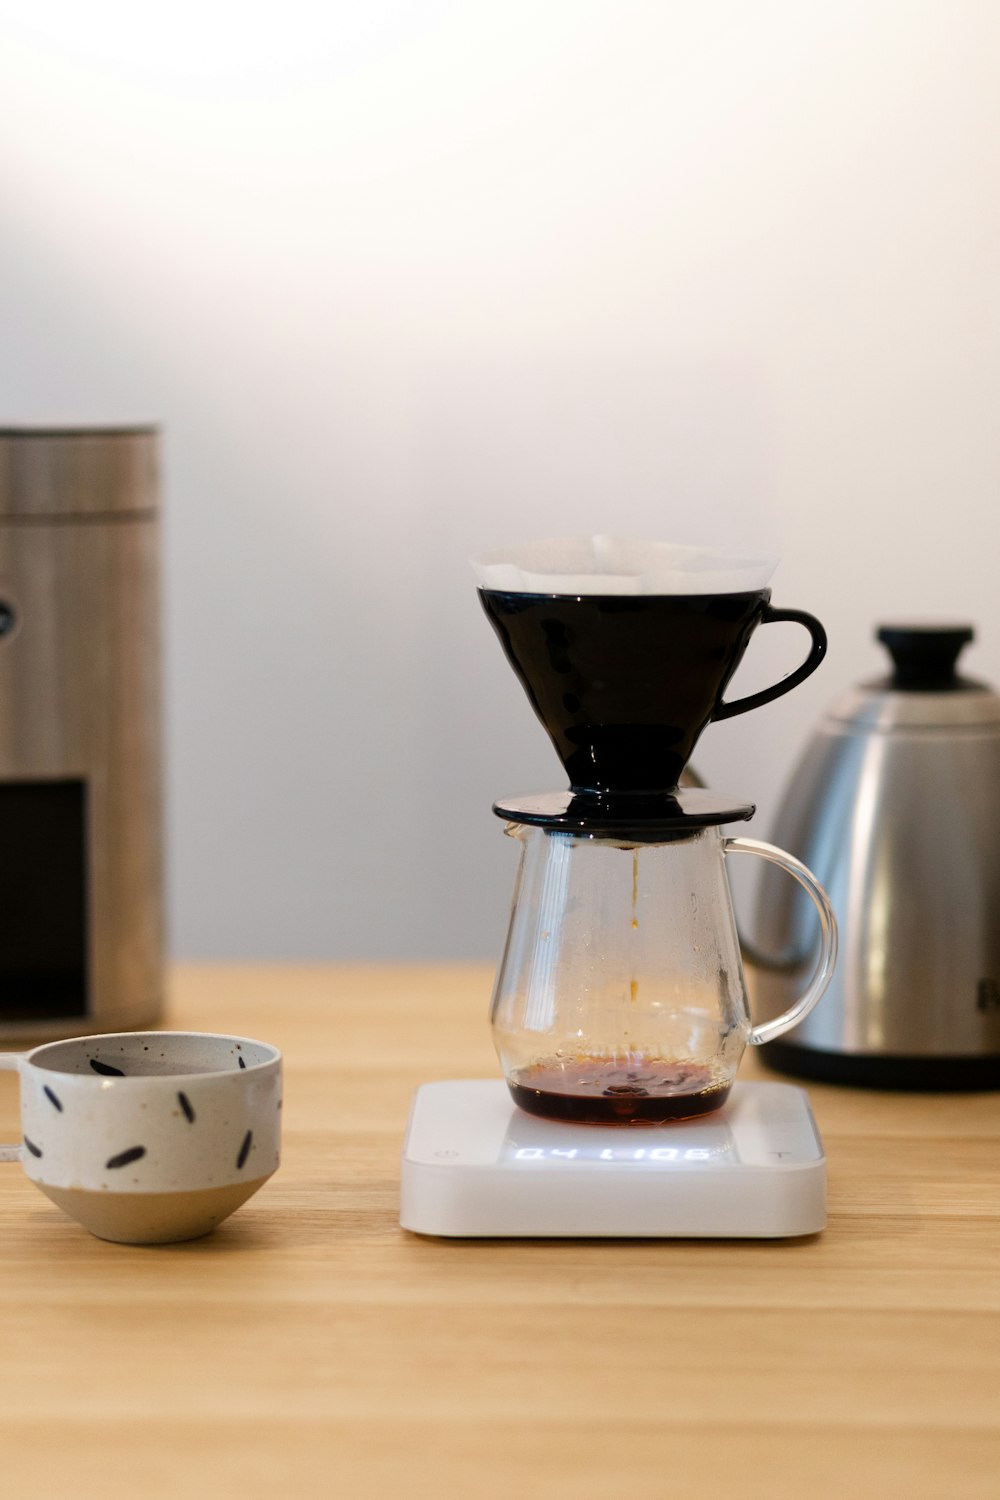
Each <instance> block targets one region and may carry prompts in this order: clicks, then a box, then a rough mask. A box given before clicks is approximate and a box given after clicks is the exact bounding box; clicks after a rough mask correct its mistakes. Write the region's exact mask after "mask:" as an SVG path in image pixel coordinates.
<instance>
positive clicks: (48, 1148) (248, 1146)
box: [0, 1031, 281, 1245]
mask: <svg viewBox="0 0 1000 1500" xmlns="http://www.w3.org/2000/svg"><path fill="white" fill-rule="evenodd" d="M0 1068H6V1069H10V1070H12V1071H15V1072H17V1073H18V1074H19V1076H20V1085H21V1131H22V1144H21V1145H19V1146H0V1161H20V1162H21V1164H22V1166H23V1167H24V1170H25V1172H26V1173H27V1174H28V1176H29V1177H30V1178H31V1180H32V1182H34V1183H36V1184H37V1186H38V1187H40V1188H41V1190H42V1192H43V1193H45V1194H46V1195H47V1196H48V1197H49V1198H51V1199H52V1201H53V1203H56V1204H58V1206H59V1207H60V1208H61V1209H64V1210H65V1212H66V1213H68V1214H69V1215H70V1216H71V1218H74V1219H76V1221H77V1223H79V1224H82V1225H83V1226H84V1228H85V1229H89V1230H90V1232H91V1234H95V1235H97V1237H98V1238H99V1239H102V1240H116V1241H118V1242H119V1243H120V1244H128V1245H162V1244H169V1243H171V1242H173V1241H176V1240H190V1239H196V1238H197V1237H198V1236H199V1235H203V1234H208V1233H209V1232H210V1230H212V1229H214V1228H215V1227H216V1225H217V1224H221V1223H222V1221H223V1219H225V1218H228V1216H229V1215H230V1214H231V1213H232V1212H233V1210H234V1209H237V1208H239V1206H240V1204H241V1203H245V1202H246V1200H247V1199H248V1198H249V1197H251V1195H252V1194H253V1193H255V1192H256V1191H257V1189H258V1188H259V1187H260V1186H261V1185H262V1184H263V1183H264V1182H266V1181H267V1179H268V1178H269V1177H270V1176H271V1174H272V1173H273V1172H274V1171H276V1169H277V1166H278V1160H279V1146H280V1137H281V1053H280V1052H279V1051H278V1050H277V1048H275V1047H271V1046H268V1045H267V1044H266V1043H265V1042H255V1041H251V1040H249V1039H248V1038H246V1037H236V1036H216V1035H211V1034H207V1033H201V1032H192V1031H136V1032H123V1033H121V1034H120V1035H113V1036H88V1037H76V1038H72V1039H70V1040H69V1041H60V1042H49V1043H47V1044H46V1045H45V1046H43V1047H36V1048H35V1049H34V1050H33V1051H31V1052H0Z"/></svg>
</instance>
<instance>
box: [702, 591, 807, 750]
mask: <svg viewBox="0 0 1000 1500" xmlns="http://www.w3.org/2000/svg"><path fill="white" fill-rule="evenodd" d="M781 620H791V621H792V622H793V624H795V625H804V626H805V628H806V630H808V632H809V634H810V636H811V637H812V647H811V649H810V651H809V655H808V656H807V657H806V659H805V661H804V662H803V663H802V665H801V666H798V667H796V668H795V671H794V672H790V673H789V675H788V676H787V677H783V678H782V679H781V681H780V682H776V683H774V684H773V685H772V686H771V687H769V688H761V690H760V692H759V693H750V694H749V695H748V696H747V697H746V698H736V699H735V700H734V701H733V702H732V703H717V704H716V706H715V708H714V709H713V710H712V722H713V723H715V722H716V721H717V720H719V719H730V718H732V716H733V714H745V713H746V712H747V710H748V709H751V708H760V706H761V704H762V703H770V702H771V701H772V700H773V699H774V698H780V697H781V696H782V694H783V693H790V692H791V690H792V688H794V687H798V685H799V683H800V682H804V681H805V680H806V678H807V677H810V676H811V675H812V674H813V672H815V670H816V668H817V667H818V666H819V664H820V662H821V661H822V660H823V658H824V656H825V655H826V631H825V630H824V629H823V627H822V625H821V624H820V623H819V621H818V620H817V619H816V616H815V615H810V614H807V613H806V611H805V610H804V609H773V608H772V607H771V605H770V604H766V605H765V606H764V608H763V610H762V611H761V616H760V624H761V625H773V624H775V623H776V622H777V621H781Z"/></svg>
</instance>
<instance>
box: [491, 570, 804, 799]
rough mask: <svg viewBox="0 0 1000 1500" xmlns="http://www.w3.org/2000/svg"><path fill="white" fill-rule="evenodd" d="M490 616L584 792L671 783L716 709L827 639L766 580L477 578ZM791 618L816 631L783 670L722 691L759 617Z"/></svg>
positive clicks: (573, 782)
mask: <svg viewBox="0 0 1000 1500" xmlns="http://www.w3.org/2000/svg"><path fill="white" fill-rule="evenodd" d="M479 597H480V600H481V602H482V605H483V608H484V610H485V611H486V615H487V618H488V619H489V621H490V624H491V625H492V626H493V629H494V630H495V631H496V634H497V636H498V638H499V640H500V644H501V646H502V647H503V650H504V653H505V655H506V657H507V660H508V661H509V662H510V664H511V666H512V667H513V668H514V671H515V673H516V674H517V677H518V679H519V681H520V682H521V685H522V687H523V688H524V690H525V692H526V693H527V695H528V698H529V700H530V702H531V705H532V707H533V708H534V710H535V712H536V714H537V715H538V717H539V719H540V720H541V722H542V724H543V725H544V727H545V730H546V732H547V733H548V736H549V738H550V739H551V741H552V744H553V745H554V746H555V749H556V752H557V754H558V756H559V759H560V760H561V761H562V764H563V766H564V768H565V770H566V774H567V776H568V777H569V782H570V788H571V790H572V791H573V793H574V794H576V795H577V797H584V798H587V797H594V798H600V799H602V800H603V801H605V802H606V801H607V799H608V798H609V797H611V798H616V799H617V798H619V797H635V796H639V797H643V796H644V797H649V796H650V795H653V796H658V795H661V794H663V793H670V792H673V791H675V790H676V788H677V784H678V781H679V779H680V776H681V773H682V772H683V770H684V767H685V766H686V765H687V763H688V761H689V759H690V758H691V755H692V753H693V751H694V747H695V745H696V743H697V741H698V738H699V736H700V735H701V733H702V731H703V729H704V728H705V726H706V725H707V724H708V723H709V721H710V720H712V719H724V718H728V717H730V716H731V715H733V714H737V713H744V712H746V711H747V710H748V709H751V708H757V707H759V706H760V705H761V704H763V703H767V702H770V700H771V699H772V698H777V697H779V696H780V695H781V694H782V693H786V692H788V691H789V689H791V688H793V687H795V686H796V684H797V683H799V682H801V681H802V680H803V679H804V678H805V677H807V676H808V675H809V674H810V672H812V671H814V670H815V668H816V667H817V666H818V665H819V663H820V661H821V660H822V658H823V655H824V653H825V651H826V633H825V631H824V630H823V627H822V626H821V625H820V623H819V621H818V620H815V619H814V618H813V616H812V615H808V614H805V613H803V612H802V611H801V610H779V609H772V608H771V605H770V602H769V601H770V597H771V594H770V590H769V589H759V590H755V591H752V592H746V593H731V594H671V595H665V594H591V595H577V594H573V595H570V594H531V593H515V592H505V591H500V590H491V589H485V588H481V589H480V590H479ZM778 620H792V621H795V622H797V623H798V624H801V625H804V626H805V627H806V629H807V630H808V631H809V633H810V635H811V637H812V649H811V651H810V653H809V656H808V657H807V659H806V661H805V662H803V663H802V665H801V666H800V667H798V668H797V670H796V671H794V672H792V673H791V674H790V675H789V676H788V677H786V678H784V679H783V680H782V681H781V682H778V683H776V684H774V685H773V686H772V687H769V688H765V689H764V690H763V691H761V692H759V693H754V694H752V695H750V696H749V697H746V698H741V699H738V700H737V701H736V702H733V703H725V702H723V700H722V694H723V692H724V691H725V688H726V685H727V683H728V682H729V680H730V678H731V677H732V675H733V673H734V672H735V670H736V668H737V666H738V665H739V662H740V660H741V658H742V656H743V653H744V651H745V650H746V647H747V643H748V641H749V639H750V636H751V634H752V632H753V630H754V629H755V627H756V626H757V625H758V624H766V623H770V622H772V621H778Z"/></svg>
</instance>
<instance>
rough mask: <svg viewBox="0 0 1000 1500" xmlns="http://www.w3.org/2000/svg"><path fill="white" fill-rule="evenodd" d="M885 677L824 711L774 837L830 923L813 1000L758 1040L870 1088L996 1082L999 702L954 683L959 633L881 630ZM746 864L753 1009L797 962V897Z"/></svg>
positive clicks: (803, 918)
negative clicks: (754, 888) (826, 965)
mask: <svg viewBox="0 0 1000 1500" xmlns="http://www.w3.org/2000/svg"><path fill="white" fill-rule="evenodd" d="M877 638H878V639H879V640H880V641H881V642H882V643H883V644H884V645H885V646H887V647H888V649H889V651H890V653H891V655H892V658H893V664H894V671H893V673H892V675H891V676H890V677H888V678H885V679H883V680H881V681H878V682H873V683H870V684H866V685H863V686H860V687H857V688H855V689H853V690H852V691H850V692H849V693H847V694H846V696H844V697H843V698H841V699H840V700H839V701H837V702H836V703H834V704H833V705H832V707H831V708H830V709H829V710H828V712H827V714H826V717H825V718H824V719H823V720H822V722H821V723H820V724H819V726H818V728H817V729H816V731H815V733H814V735H813V736H812V739H811V741H810V743H809V744H808V745H807V747H806V750H805V753H804V755H803V757H802V759H801V761H800V763H799V765H798V767H797V768H796V770H795V771H794V773H793V775H792V777H791V781H790V784H789V786H788V788H787V793H786V796H785V799H784V803H783V806H782V809H781V811H780V814H779V817H778V820H777V823H776V825H775V829H774V839H775V841H776V842H777V843H779V844H781V846H782V847H783V848H785V849H787V850H789V851H790V852H791V853H793V854H795V855H797V856H798V857H799V859H801V860H802V861H803V862H804V863H806V864H807V865H808V866H809V868H810V869H811V870H813V871H814V873H815V874H816V876H817V878H818V880H819V881H820V882H821V884H822V885H823V886H824V887H825V889H826V891H827V893H828V895H829V897H830V901H831V904H832V906H833V909H834V912H835V914H836V917H837V922H838V925H839V927H840V933H841V950H840V962H839V964H838V967H837V970H836V973H835V974H834V977H833V981H832V983H831V984H830V987H829V990H828V991H827V993H826V995H825V996H824V999H823V1002H822V1003H821V1004H820V1005H819V1006H817V1008H816V1009H815V1010H814V1011H812V1013H811V1014H810V1015H809V1016H808V1017H807V1018H806V1020H805V1021H804V1022H803V1023H802V1024H801V1025H800V1026H797V1027H796V1028H795V1029H794V1030H793V1031H791V1032H789V1033H787V1035H786V1036H784V1037H783V1038H782V1039H781V1041H780V1042H774V1043H771V1044H769V1045H768V1046H766V1047H764V1048H763V1049H762V1052H763V1054H764V1056H765V1059H766V1061H768V1062H769V1063H770V1064H771V1065H772V1066H774V1067H776V1068H778V1069H779V1070H781V1071H783V1072H790V1073H794V1074H798V1075H800V1076H804V1077H807V1078H817V1079H825V1080H828V1081H831V1082H841V1083H851V1084H862V1085H871V1086H873V1087H879V1088H911V1089H974V1088H1000V696H998V695H997V693H996V692H994V691H993V689H992V688H991V687H989V686H988V685H987V684H985V683H981V682H974V681H971V680H969V679H967V678H964V677H960V676H959V675H958V674H957V672H956V662H957V659H958V655H959V652H960V651H961V650H962V648H963V646H965V645H966V644H967V643H968V642H969V641H971V640H972V638H973V631H972V629H971V628H970V627H968V626H964V625H958V626H949V627H931V626H907V625H893V626H882V627H881V628H879V630H878V631H877ZM790 886H791V883H790V882H788V883H787V884H786V883H785V882H781V881H780V880H777V879H774V878H773V877H772V876H771V875H770V873H769V872H768V871H766V870H765V871H764V872H763V873H762V877H761V883H760V886H759V887H758V897H757V903H756V920H755V923H754V936H753V942H752V944H751V945H750V951H749V952H748V954H747V957H748V960H750V961H751V963H755V968H754V970H752V975H751V982H752V986H753V994H754V999H755V1006H754V1013H755V1017H757V1018H758V1019H766V1017H768V1016H769V1015H771V1014H775V1015H776V1014H778V1013H779V1012H780V1011H782V1010H783V1009H785V1008H786V1007H787V1005H788V1003H789V1000H790V997H791V996H793V995H794V993H796V990H797V986H798V985H800V984H801V976H802V971H803V970H804V969H807V968H808V967H809V965H810V964H812V963H813V962H815V956H816V955H815V944H816V938H815V922H814V919H813V917H812V909H811V905H810V904H809V903H807V902H805V901H801V900H799V899H797V897H796V896H795V894H794V892H793V890H792V889H790Z"/></svg>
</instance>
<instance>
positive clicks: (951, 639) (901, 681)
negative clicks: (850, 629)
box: [875, 625, 976, 693]
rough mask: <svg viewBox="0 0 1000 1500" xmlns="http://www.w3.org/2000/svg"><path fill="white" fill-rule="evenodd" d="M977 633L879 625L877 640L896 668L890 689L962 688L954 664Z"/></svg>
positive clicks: (940, 627)
mask: <svg viewBox="0 0 1000 1500" xmlns="http://www.w3.org/2000/svg"><path fill="white" fill-rule="evenodd" d="M975 634H976V632H975V631H974V630H973V628H972V626H971V625H880V626H879V627H878V629H877V630H876V632H875V638H876V640H878V641H881V643H882V645H883V646H886V647H888V650H889V654H890V655H891V657H892V664H893V668H894V671H893V675H892V680H891V682H890V683H889V686H890V687H892V688H898V689H901V690H902V691H903V692H908V693H951V692H955V691H956V689H961V688H962V687H963V686H965V684H964V683H963V681H962V678H961V677H959V676H958V674H957V672H956V671H955V663H956V662H957V661H958V657H959V653H960V652H961V650H962V648H963V647H964V646H967V645H968V644H969V642H970V641H971V640H974V639H975Z"/></svg>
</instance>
